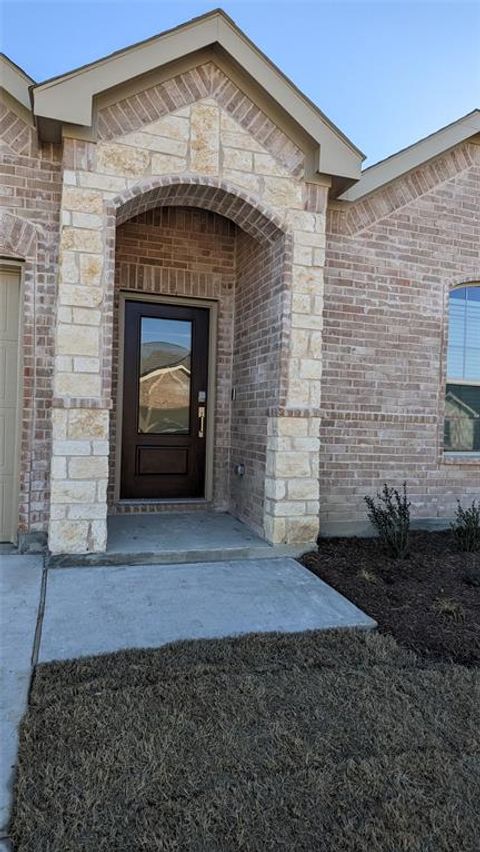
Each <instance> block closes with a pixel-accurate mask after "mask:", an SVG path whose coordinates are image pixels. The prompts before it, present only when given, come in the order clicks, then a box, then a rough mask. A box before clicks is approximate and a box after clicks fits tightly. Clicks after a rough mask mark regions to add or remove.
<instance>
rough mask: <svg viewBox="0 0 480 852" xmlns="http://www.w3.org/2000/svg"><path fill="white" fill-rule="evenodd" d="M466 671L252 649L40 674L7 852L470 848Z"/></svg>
mask: <svg viewBox="0 0 480 852" xmlns="http://www.w3.org/2000/svg"><path fill="white" fill-rule="evenodd" d="M479 709H480V694H479V670H478V669H473V668H470V669H469V668H463V667H461V666H455V665H447V664H442V663H435V662H431V663H427V662H426V661H425V660H423V661H422V660H420V659H419V658H417V657H415V656H414V654H413V653H412V652H409V651H407V650H405V649H401V648H400V647H399V646H398V645H396V643H395V641H394V640H393V639H391V638H390V637H386V636H378V635H367V634H362V633H351V632H350V633H338V632H331V633H318V632H311V633H302V634H295V635H273V634H270V635H261V636H258V635H257V636H253V635H252V636H248V637H244V638H238V639H227V640H221V641H216V640H213V641H201V642H183V643H177V644H174V645H170V646H166V647H164V648H161V649H159V650H154V651H129V652H124V653H119V654H112V655H108V656H104V657H96V658H91V659H86V660H76V661H72V662H68V663H58V664H49V665H43V666H40V667H38V669H37V672H36V676H35V679H34V683H33V688H32V692H31V700H30V707H29V710H28V713H27V715H26V717H25V719H24V722H23V727H22V731H21V747H20V764H19V772H18V778H17V785H16V802H15V808H14V817H13V824H12V835H13V838H14V841H15V847H14V848H15V850H17V852H73V851H75V852H79V850H82V852H103V850H105V852H106V851H107V850H108V852H139V851H140V850H152V852H153V850H175V851H176V852H177V850H178V852H184V851H185V852H190V850H192V852H193V850H195V852H236V850H248V852H250V850H252V852H253V850H258V852H265V851H266V850H272V852H273V850H275V852H278V850H285V852H286V850H289V852H290V851H291V850H305V852H317V850H318V852H420V850H421V852H442V850H449V852H450V850H452V852H453V851H454V852H473V850H476V852H477V850H478V848H479V845H478V844H479V837H480V770H479V759H480V752H479V739H480V733H479V732H480V728H479Z"/></svg>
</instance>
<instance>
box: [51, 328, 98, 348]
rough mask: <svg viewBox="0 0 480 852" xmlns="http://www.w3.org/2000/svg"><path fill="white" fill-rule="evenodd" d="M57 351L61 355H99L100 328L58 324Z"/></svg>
mask: <svg viewBox="0 0 480 852" xmlns="http://www.w3.org/2000/svg"><path fill="white" fill-rule="evenodd" d="M57 352H58V354H59V355H93V356H98V354H99V331H98V328H95V327H93V326H87V325H65V324H64V323H60V324H59V325H58V326H57Z"/></svg>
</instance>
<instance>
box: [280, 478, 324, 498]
mask: <svg viewBox="0 0 480 852" xmlns="http://www.w3.org/2000/svg"><path fill="white" fill-rule="evenodd" d="M287 489H288V499H289V500H318V489H319V483H318V479H309V478H308V477H305V479H289V480H288V483H287Z"/></svg>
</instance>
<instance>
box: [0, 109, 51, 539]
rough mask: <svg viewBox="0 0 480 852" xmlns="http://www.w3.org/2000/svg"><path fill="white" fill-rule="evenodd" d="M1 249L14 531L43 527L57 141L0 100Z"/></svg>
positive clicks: (47, 460) (46, 503)
mask: <svg viewBox="0 0 480 852" xmlns="http://www.w3.org/2000/svg"><path fill="white" fill-rule="evenodd" d="M0 133H1V138H2V149H1V154H0V183H1V185H2V189H1V190H0V207H1V210H2V227H1V229H0V255H2V256H7V257H11V258H18V259H20V260H22V261H24V263H23V264H22V270H23V288H24V314H23V319H24V326H23V361H24V374H23V422H22V436H21V459H20V525H19V531H20V532H21V533H25V532H36V531H40V532H42V531H45V530H46V528H47V522H48V509H49V472H50V458H51V449H50V447H51V438H50V410H51V399H52V376H53V333H54V327H55V294H56V277H57V252H58V239H59V214H60V198H61V149H60V146H57V145H50V144H43V145H40V146H39V144H38V142H37V134H36V131H35V129H34V128H33V126H32V124H30V123H28V121H27V120H26V119H25V117H24V114H23V112H21V111H20V110H18V113H17V110H16V108H15V105H14V103H13V102H12V101H10V100H8V101H6V102H5V103H1V104H0Z"/></svg>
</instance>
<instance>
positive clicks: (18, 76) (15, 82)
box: [0, 56, 33, 112]
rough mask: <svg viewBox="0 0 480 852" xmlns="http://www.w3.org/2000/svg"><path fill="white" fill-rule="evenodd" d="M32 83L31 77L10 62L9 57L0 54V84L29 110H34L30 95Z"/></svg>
mask: <svg viewBox="0 0 480 852" xmlns="http://www.w3.org/2000/svg"><path fill="white" fill-rule="evenodd" d="M32 83H33V80H32V79H31V77H28V76H27V75H26V74H24V73H23V72H22V71H21V70H20V69H19V68H17V66H16V65H14V64H13V63H12V62H10V61H9V59H8V57H6V56H0V85H1V86H2V88H4V89H5V91H6V92H8V94H9V95H10V96H11V97H12V98H15V100H16V101H18V103H20V104H22V106H24V107H25V108H26V109H28V111H29V112H31V110H32V105H31V103H30V95H29V86H30V85H31V84H32Z"/></svg>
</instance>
